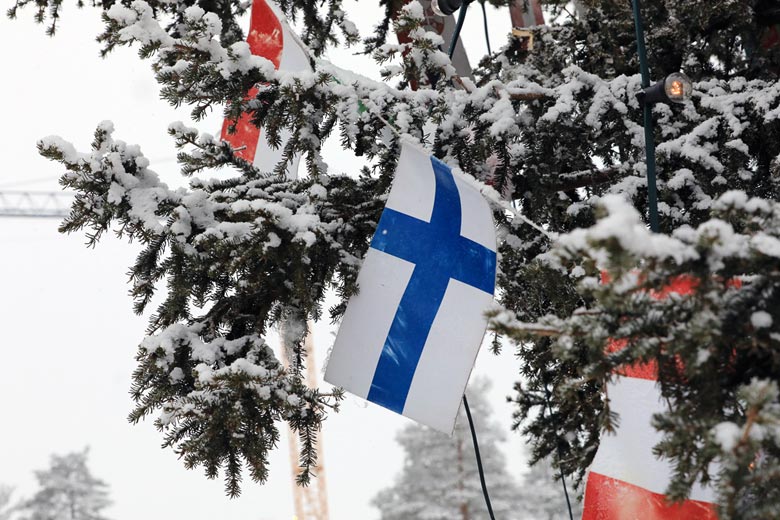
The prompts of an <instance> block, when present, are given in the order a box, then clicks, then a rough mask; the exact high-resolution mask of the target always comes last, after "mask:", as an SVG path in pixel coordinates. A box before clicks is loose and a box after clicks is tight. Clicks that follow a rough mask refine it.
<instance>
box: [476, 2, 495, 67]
mask: <svg viewBox="0 0 780 520" xmlns="http://www.w3.org/2000/svg"><path fill="white" fill-rule="evenodd" d="M479 4H480V5H481V6H482V21H483V22H484V24H485V43H487V51H488V54H493V51H491V50H490V33H489V32H488V21H487V10H486V9H485V0H480V2H479Z"/></svg>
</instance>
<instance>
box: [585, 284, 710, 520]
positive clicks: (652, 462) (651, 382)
mask: <svg viewBox="0 0 780 520" xmlns="http://www.w3.org/2000/svg"><path fill="white" fill-rule="evenodd" d="M695 285H696V283H695V281H694V280H692V279H689V278H680V279H677V280H675V281H674V282H673V283H672V284H670V285H669V287H668V288H667V290H666V291H664V293H663V294H659V295H657V297H659V298H663V297H665V296H666V295H668V294H669V293H677V294H689V293H691V292H692V291H693V290H694V289H695ZM626 343H627V342H626V341H625V340H613V341H611V342H610V344H609V345H608V346H607V349H608V350H609V351H613V352H614V351H616V350H620V349H622V348H624V347H625V346H626ZM618 373H619V374H620V377H618V378H617V379H616V380H615V381H614V382H613V383H610V384H609V385H607V395H608V396H609V402H610V408H611V409H612V410H613V411H614V412H615V413H617V414H618V415H619V416H620V419H619V425H618V426H617V428H616V433H615V434H614V435H609V434H605V435H603V436H602V438H601V444H600V445H599V450H598V452H596V457H595V458H594V459H593V464H592V465H591V468H590V474H589V475H588V483H587V486H586V488H585V507H584V513H583V515H582V520H717V515H716V514H715V506H714V505H713V503H714V502H715V494H714V490H713V489H712V488H704V487H702V486H701V485H698V484H697V485H695V486H694V487H693V489H692V490H691V494H690V499H689V500H687V501H685V502H683V503H681V504H670V503H668V502H667V501H666V496H665V495H664V492H665V490H666V487H667V486H668V484H669V481H670V479H671V475H672V468H671V466H670V464H669V462H668V461H666V460H662V459H658V458H657V457H656V456H655V455H653V451H652V450H653V446H655V445H656V444H658V443H659V442H660V441H661V433H660V432H658V431H657V430H656V429H655V428H653V426H652V424H651V420H652V417H653V414H655V413H661V412H663V411H665V410H666V407H667V406H668V404H667V403H666V402H665V401H663V400H662V398H661V392H660V390H659V388H658V386H657V385H656V381H657V379H658V370H657V368H656V367H655V366H654V365H651V364H647V365H635V366H631V367H626V368H623V369H621V370H619V371H618Z"/></svg>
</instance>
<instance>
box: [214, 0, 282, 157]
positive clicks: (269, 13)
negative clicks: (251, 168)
mask: <svg viewBox="0 0 780 520" xmlns="http://www.w3.org/2000/svg"><path fill="white" fill-rule="evenodd" d="M246 42H247V44H249V49H250V50H251V51H252V54H254V55H255V56H262V57H263V58H265V59H267V60H270V61H271V62H272V63H273V64H274V67H276V68H277V69H278V68H279V64H280V63H281V61H282V51H283V49H284V30H283V29H282V23H281V21H279V18H277V17H276V13H274V11H273V9H271V6H269V5H268V3H267V2H266V1H265V0H255V1H254V2H253V3H252V19H251V21H250V23H249V36H247V39H246ZM257 90H258V89H257V88H252V89H251V90H250V91H249V92H247V95H246V98H245V99H253V98H254V97H255V96H256V95H257ZM231 124H233V121H229V120H227V119H226V120H225V121H224V122H223V123H222V134H221V138H222V140H223V141H227V142H228V143H230V146H232V147H233V148H234V149H238V148H240V150H238V151H236V155H237V156H238V157H241V158H242V159H244V160H245V161H249V162H254V160H255V153H256V151H257V142H258V140H259V139H260V128H258V127H257V126H255V125H253V124H252V123H251V118H250V116H249V114H247V113H246V112H245V113H244V114H242V115H241V117H240V118H239V120H238V122H236V131H235V132H234V133H232V134H230V133H228V128H229V127H230V125H231Z"/></svg>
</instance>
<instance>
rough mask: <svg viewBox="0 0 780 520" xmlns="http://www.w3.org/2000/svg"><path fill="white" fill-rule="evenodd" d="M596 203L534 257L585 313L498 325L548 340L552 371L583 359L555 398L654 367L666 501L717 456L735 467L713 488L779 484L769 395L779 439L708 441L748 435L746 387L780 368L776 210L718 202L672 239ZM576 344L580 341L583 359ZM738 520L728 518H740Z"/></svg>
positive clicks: (682, 493)
mask: <svg viewBox="0 0 780 520" xmlns="http://www.w3.org/2000/svg"><path fill="white" fill-rule="evenodd" d="M600 206H601V208H603V217H602V218H601V219H600V220H598V221H597V222H596V224H595V225H594V226H592V227H591V228H585V229H580V230H576V231H574V232H571V233H569V234H566V235H562V236H561V237H559V238H558V240H557V241H556V242H555V243H554V245H553V248H552V250H551V251H550V252H549V253H548V254H546V255H544V256H543V257H540V259H539V261H540V262H542V263H544V264H546V265H547V266H549V268H552V269H558V270H561V271H562V272H566V273H570V275H571V276H574V277H575V278H576V280H577V283H578V290H579V291H580V293H581V294H582V296H583V300H584V301H586V302H589V303H588V305H587V307H585V308H583V310H577V311H574V312H572V313H571V315H570V316H568V317H557V316H545V317H543V318H542V319H541V320H539V321H538V322H535V323H521V322H518V321H517V319H516V317H515V315H514V313H511V312H507V311H505V310H504V311H502V310H500V309H499V310H497V311H496V312H495V313H494V316H493V318H492V324H493V325H492V326H493V328H494V329H495V330H496V331H498V332H501V333H502V334H506V335H510V336H512V337H514V338H515V339H516V340H517V341H520V342H527V341H528V340H529V339H530V338H532V337H535V336H536V337H539V336H543V337H545V338H549V345H550V350H551V353H552V355H553V356H554V357H555V358H556V359H558V360H559V362H561V363H567V362H572V361H579V368H578V370H577V371H576V372H574V373H571V374H570V375H569V376H568V381H566V382H564V383H563V384H562V385H561V387H562V389H563V390H562V391H566V389H569V390H573V389H576V388H579V387H581V386H582V385H583V384H584V383H585V382H586V381H587V382H588V383H589V384H593V385H596V386H603V385H604V384H605V383H606V382H607V381H608V380H609V379H610V378H611V377H612V375H613V374H614V373H615V372H616V371H617V370H619V369H621V368H624V367H627V366H632V365H636V364H645V363H653V364H655V365H657V366H658V369H659V384H660V388H661V393H662V395H663V396H664V397H666V398H667V399H668V400H669V402H670V403H671V406H670V408H669V409H668V410H667V411H666V412H665V413H664V414H662V415H660V416H657V417H656V427H657V428H658V429H659V430H660V431H662V432H663V433H664V438H663V441H662V442H661V443H660V444H659V445H658V446H656V452H657V453H658V454H659V455H660V456H662V457H666V458H668V459H671V460H672V461H673V467H675V468H676V473H675V479H674V480H673V481H672V483H671V484H670V486H669V489H668V493H667V494H668V496H670V497H671V498H674V499H682V498H685V497H686V496H687V494H688V492H689V491H690V487H691V485H693V483H694V482H696V481H697V480H700V481H702V482H705V483H706V482H708V481H709V480H710V479H713V478H715V477H716V475H712V474H710V471H711V466H710V465H711V463H712V462H713V461H714V460H716V459H718V460H726V461H732V460H733V461H734V462H729V463H728V464H726V465H725V466H724V469H723V470H722V471H724V472H729V476H728V478H726V479H723V480H720V481H718V482H721V483H722V482H733V481H735V480H742V479H749V480H750V481H751V482H752V485H755V486H760V487H761V488H763V487H771V486H776V485H777V483H778V473H777V472H778V469H780V467H779V466H778V461H777V460H775V459H772V458H770V457H765V456H759V454H761V453H764V452H766V453H774V452H776V450H778V449H780V444H778V442H780V441H779V439H780V437H779V436H778V435H777V433H780V429H778V425H780V401H778V399H777V392H776V387H775V391H774V393H771V395H770V396H769V397H765V398H764V399H763V401H762V403H764V404H762V405H761V410H762V411H761V413H762V414H763V415H762V417H763V418H762V422H763V424H766V425H767V426H766V427H767V428H769V429H770V431H773V432H775V433H769V432H765V433H764V432H762V433H761V434H760V435H759V437H758V438H757V439H756V440H755V442H751V443H750V444H749V446H748V443H747V441H746V440H745V441H744V442H743V443H742V444H740V449H739V450H737V451H734V449H735V448H734V446H736V445H735V444H734V443H727V442H725V441H723V440H722V437H718V436H715V437H713V435H712V432H713V431H716V430H720V431H725V430H724V429H725V428H726V427H725V426H719V425H720V424H721V423H723V422H727V423H728V424H733V425H734V426H729V428H732V429H734V428H736V429H741V430H740V431H742V430H744V429H748V430H749V429H750V428H751V427H753V428H754V427H755V426H751V425H752V424H753V423H755V417H754V415H755V414H756V413H758V412H757V411H754V412H750V410H751V406H753V407H755V406H758V405H756V404H751V400H750V399H747V398H746V397H745V391H746V390H744V389H745V388H749V387H750V385H753V384H757V383H753V382H752V381H753V380H754V379H756V378H758V379H761V380H763V381H769V380H771V378H772V377H773V376H772V374H776V373H777V371H778V370H780V363H779V362H778V361H777V356H776V355H775V352H776V350H777V348H778V346H780V290H778V288H780V269H778V266H780V203H777V202H769V201H767V200H765V199H756V198H753V199H750V198H748V197H747V196H746V195H745V194H744V193H743V192H739V191H734V192H728V193H726V194H724V195H723V196H721V197H720V198H719V199H717V200H716V201H715V202H714V203H713V205H712V209H711V215H712V218H711V219H710V220H708V221H706V222H704V223H702V224H700V225H699V226H698V227H697V228H695V229H694V228H691V227H687V226H683V227H680V228H678V229H677V230H675V231H674V232H673V233H672V235H671V236H667V235H659V234H654V233H651V232H650V231H649V230H647V228H646V227H645V225H644V223H642V222H641V220H640V217H639V214H638V213H637V212H636V210H635V209H634V208H633V207H632V206H630V205H629V204H628V203H627V202H625V200H624V199H622V198H619V197H615V196H609V197H605V198H604V199H602V201H601V202H600ZM680 280H685V281H687V282H689V284H690V286H691V287H692V290H691V291H690V293H675V292H670V290H669V286H670V285H673V284H674V283H675V282H677V281H680ZM611 341H621V342H623V343H624V346H623V348H621V349H619V350H617V351H608V350H607V349H605V345H607V344H609V343H610V342H611ZM575 342H583V343H584V344H585V345H586V351H585V352H583V351H582V350H581V349H579V348H576V347H575ZM623 343H621V345H623ZM583 355H585V356H586V359H587V362H585V363H582V356H583ZM746 367H750V369H749V370H745V368H746ZM724 381H729V383H728V384H724V383H723V382H724ZM694 410H695V411H696V413H698V414H699V415H701V412H702V410H706V411H707V413H706V414H705V417H706V419H705V418H701V417H700V418H699V419H697V420H696V421H691V417H692V416H694ZM740 410H747V411H748V412H747V413H742V412H740ZM603 414H604V415H603V417H602V418H601V424H602V425H603V427H604V428H610V424H611V423H612V421H613V420H614V418H612V417H610V415H609V408H608V407H605V408H604V411H603ZM682 425H685V427H684V428H683V427H682ZM744 438H745V439H748V438H752V437H750V435H748V434H745V436H744ZM692 439H693V442H692ZM735 442H736V441H735ZM713 443H715V444H713ZM717 443H720V446H721V447H722V448H724V449H723V450H721V449H719V448H718V444H717ZM734 457H737V458H738V460H735V459H734ZM756 457H759V460H760V462H759V463H758V464H762V465H763V466H762V469H761V471H760V472H757V471H754V470H753V469H751V465H750V463H751V461H752V460H753V459H754V458H756ZM745 461H747V462H745ZM770 469H771V470H770ZM761 475H763V476H761ZM719 492H720V493H721V495H722V496H723V497H724V499H723V500H724V503H726V504H729V507H733V508H735V507H737V506H736V505H734V504H736V503H737V502H739V501H740V500H744V499H745V497H744V496H742V495H741V494H740V492H738V491H737V490H735V489H734V488H733V486H732V485H731V484H720V485H719ZM734 511H736V509H735V510H734ZM734 511H732V512H731V513H729V514H728V515H727V516H726V518H739V516H735V515H736V513H735V512H734Z"/></svg>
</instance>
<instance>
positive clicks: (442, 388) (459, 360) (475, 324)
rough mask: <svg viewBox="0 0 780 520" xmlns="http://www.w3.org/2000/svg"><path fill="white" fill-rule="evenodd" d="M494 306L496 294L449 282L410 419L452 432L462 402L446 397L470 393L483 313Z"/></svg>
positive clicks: (410, 403) (412, 393) (409, 401)
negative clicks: (453, 419) (446, 396)
mask: <svg viewBox="0 0 780 520" xmlns="http://www.w3.org/2000/svg"><path fill="white" fill-rule="evenodd" d="M492 301H493V296H492V295H490V294H488V293H486V292H484V291H480V290H479V289H475V288H474V287H471V286H470V285H466V284H464V283H461V282H459V281H457V280H450V283H449V285H448V286H447V291H446V292H445V293H444V300H442V302H441V306H440V307H439V313H438V314H437V315H436V319H435V320H434V321H433V326H432V327H431V332H430V334H428V340H427V341H426V342H425V347H424V348H423V351H422V356H420V362H419V363H418V365H417V371H416V372H415V373H414V378H413V379H412V385H411V387H410V388H409V396H408V397H407V398H406V406H404V415H405V416H406V417H409V418H410V419H414V420H415V421H417V422H420V423H423V424H427V425H428V426H431V427H432V428H435V429H436V430H439V431H442V432H445V433H449V434H451V433H452V430H453V426H454V422H453V421H452V419H451V418H452V417H455V416H457V414H458V408H460V400H458V399H453V400H450V401H447V400H443V399H442V398H441V396H442V395H460V396H462V395H463V393H464V392H465V391H466V385H467V384H468V381H469V376H470V374H471V369H472V367H473V366H474V361H475V360H476V358H477V354H478V353H479V347H480V345H481V344H482V338H483V336H484V335H485V329H486V328H487V319H486V318H485V316H484V312H485V309H486V308H488V306H490V304H491V302H492ZM442 360H447V364H446V365H443V364H442ZM445 366H446V370H445V368H444V367H445Z"/></svg>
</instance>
